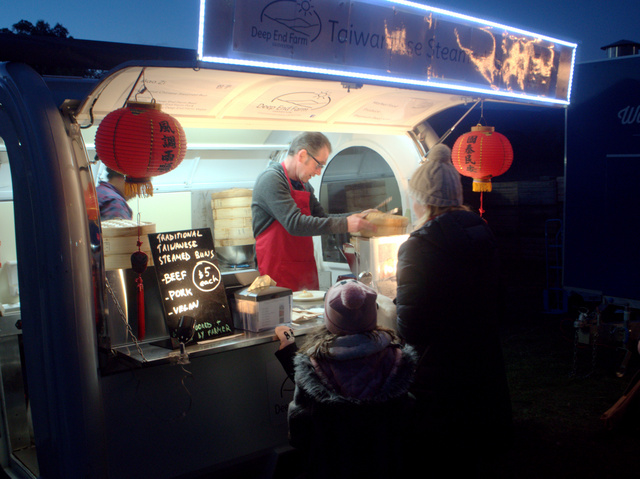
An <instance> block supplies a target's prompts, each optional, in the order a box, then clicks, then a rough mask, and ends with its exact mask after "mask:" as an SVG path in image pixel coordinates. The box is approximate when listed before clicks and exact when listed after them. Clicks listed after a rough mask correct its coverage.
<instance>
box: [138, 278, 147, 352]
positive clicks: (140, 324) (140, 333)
mask: <svg viewBox="0 0 640 479" xmlns="http://www.w3.org/2000/svg"><path fill="white" fill-rule="evenodd" d="M136 284H137V287H138V339H144V336H145V334H146V331H145V319H144V283H143V282H142V275H138V277H137V278H136Z"/></svg>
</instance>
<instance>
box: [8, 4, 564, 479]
mask: <svg viewBox="0 0 640 479" xmlns="http://www.w3.org/2000/svg"><path fill="white" fill-rule="evenodd" d="M575 49H576V45H575V44H572V43H570V42H565V41H562V40H558V39H555V38H550V37H547V36H544V35H537V34H534V33H531V32H528V31H523V30H521V29H517V28H510V27H507V26H505V25H501V24H497V23H494V22H488V21H483V20H480V19H476V18H472V17H469V16H466V15H458V14H455V13H452V12H449V11H446V10H441V9H435V8H432V7H427V6H420V5H416V4H413V3H409V2H401V1H379V0H358V1H356V0H351V1H345V2H334V1H329V0H314V1H313V2H292V1H284V0H281V1H267V0H261V1H257V2H256V1H255V0H251V1H249V0H235V1H228V2H204V1H203V2H202V6H201V22H200V35H199V44H198V58H197V59H196V60H194V61H151V60H146V61H134V60H132V61H129V62H126V63H123V64H121V65H118V66H117V67H115V68H113V69H112V70H111V71H109V72H108V73H107V74H105V75H104V76H103V77H101V78H100V80H99V81H98V82H97V83H96V84H95V85H93V87H92V88H91V89H90V91H88V92H87V94H86V96H84V97H83V98H82V99H80V100H75V99H70V100H68V101H60V102H56V101H54V96H53V94H52V90H51V87H50V85H52V83H51V82H47V81H45V80H44V79H43V78H42V77H40V76H39V75H38V74H36V73H35V72H34V71H33V70H32V69H31V68H30V67H28V66H26V65H24V64H20V63H16V62H10V63H5V64H2V65H0V105H1V108H0V138H1V139H2V143H1V144H0V146H1V150H0V195H2V196H1V198H0V199H1V200H2V201H0V207H1V209H0V217H1V218H2V221H3V228H2V233H0V235H1V236H0V248H1V250H0V260H1V261H2V269H1V270H0V272H1V275H0V285H1V286H0V293H1V294H2V304H3V314H2V316H1V317H0V319H1V321H2V328H1V333H2V335H1V337H0V340H1V341H2V347H1V348H0V351H1V352H2V353H1V358H0V373H1V375H2V399H3V400H2V430H1V433H0V440H1V442H2V448H1V449H0V463H1V464H2V466H3V468H4V470H5V471H6V472H7V473H8V474H11V475H12V476H15V477H47V478H65V479H68V478H71V477H87V478H89V477H91V478H106V477H113V478H119V479H122V478H137V479H142V478H164V477H166V478H173V477H197V475H198V474H204V473H213V472H224V471H230V470H234V471H242V472H238V474H240V475H241V476H242V477H252V476H251V474H250V473H249V472H247V471H248V469H243V467H248V465H252V466H253V467H254V468H257V469H258V470H259V471H260V472H259V473H263V474H265V473H266V472H267V471H269V470H270V468H271V469H273V468H274V467H275V465H277V464H278V458H280V457H282V456H283V455H284V454H285V453H286V451H287V450H288V442H287V421H286V409H287V404H288V402H289V400H290V398H291V394H292V389H293V384H291V382H290V381H289V380H288V379H287V377H286V374H285V373H284V371H283V370H282V368H281V366H280V364H279V363H278V362H277V360H276V359H275V357H274V351H275V350H276V349H277V344H276V343H275V341H276V340H275V338H274V333H273V329H268V328H267V329H265V330H257V331H249V330H245V329H242V328H241V327H237V326H239V325H237V324H235V323H233V319H234V311H233V308H234V304H235V305H236V307H237V304H236V303H235V299H236V293H238V292H239V291H240V290H244V289H245V288H246V287H247V286H249V285H251V284H252V283H253V282H254V281H255V280H256V279H257V278H258V273H257V270H256V265H255V257H254V256H253V249H252V239H251V238H250V237H249V238H246V237H244V238H243V237H242V235H240V236H239V237H240V238H242V240H241V241H240V242H235V244H232V243H222V242H219V240H220V238H216V218H217V219H218V221H220V220H221V219H222V216H220V215H218V212H217V208H219V207H220V206H219V204H218V203H216V202H215V201H213V200H214V199H221V198H224V197H225V195H222V196H220V195H219V194H220V193H221V192H225V191H229V190H234V189H237V190H242V189H249V190H250V189H251V188H252V186H253V184H254V182H255V179H256V177H257V175H258V174H259V172H260V171H262V169H264V167H265V166H266V163H267V161H268V160H270V159H279V158H282V157H283V155H285V154H286V150H287V147H288V143H289V142H290V141H291V139H292V138H293V137H294V136H295V135H296V134H297V133H298V132H300V131H322V132H324V133H326V134H327V136H328V137H329V139H330V140H331V142H332V146H333V152H332V156H331V157H330V159H329V161H328V164H327V167H326V168H325V169H324V171H323V174H322V175H321V176H320V177H318V178H314V179H313V180H312V183H313V185H314V187H315V189H316V192H317V195H318V197H319V200H320V201H321V203H322V204H323V206H324V207H325V209H326V211H327V212H328V213H344V212H345V211H349V210H350V209H351V208H353V209H366V208H371V207H373V206H375V205H376V204H378V203H379V202H380V201H379V200H381V199H385V198H387V197H392V200H391V202H390V203H389V204H388V205H387V207H388V208H389V209H392V208H398V210H399V211H400V212H401V213H403V214H405V215H407V216H410V209H409V203H408V201H409V200H408V196H407V182H408V179H409V177H410V175H411V173H412V171H413V170H414V169H415V168H416V167H417V166H418V165H419V163H420V161H421V160H422V158H423V157H424V155H425V153H426V152H427V151H428V150H429V148H431V147H432V146H433V145H435V144H436V143H438V142H439V141H441V139H442V135H443V133H444V132H437V131H435V130H434V129H433V128H432V127H431V126H430V124H429V118H430V117H432V116H433V115H435V114H437V113H438V112H441V111H443V110H445V109H448V108H451V107H454V106H459V105H467V106H468V109H469V111H471V110H472V109H473V108H474V107H475V106H476V105H478V104H480V103H482V102H494V101H495V102H514V103H518V104H527V105H535V106H539V107H540V108H565V107H566V106H567V105H568V104H569V101H570V92H571V81H572V69H573V62H574V58H575ZM131 102H136V103H145V102H146V103H148V104H157V105H160V106H161V109H162V112H164V113H167V114H168V115H170V116H171V117H172V118H174V119H176V120H177V121H179V123H180V125H181V127H182V128H183V129H184V132H185V136H186V140H187V145H188V146H187V150H186V153H185V157H184V160H183V161H182V162H181V163H180V164H179V165H178V166H177V167H176V168H175V169H174V170H172V171H169V172H166V173H164V174H162V175H158V176H156V177H154V178H153V179H152V181H153V195H152V196H151V197H150V198H140V199H137V200H132V201H131V204H132V206H133V207H134V215H135V216H134V218H135V225H134V227H133V228H132V229H131V231H132V233H131V231H130V234H131V238H130V240H132V241H133V243H131V242H130V243H128V244H132V246H131V247H130V249H127V248H124V250H118V251H115V246H114V245H115V244H116V243H117V241H116V240H115V238H116V237H117V235H114V234H113V229H114V228H113V227H111V226H110V227H107V225H106V222H105V224H102V223H101V221H100V218H99V215H98V214H97V201H96V184H97V182H98V181H99V179H100V178H101V177H103V175H104V165H102V164H101V163H100V162H98V161H96V159H95V155H96V133H97V129H98V128H99V127H100V124H101V122H102V121H103V120H104V119H105V118H106V117H107V116H108V115H109V114H110V113H112V112H114V111H117V110H118V109H121V108H127V107H128V105H129V104H130V103H131ZM216 195H218V196H216ZM236 216H240V217H242V215H241V214H239V215H234V216H233V217H234V218H235V217H236ZM143 227H144V228H149V229H144V230H143ZM238 228H240V227H238ZM227 229H228V228H227ZM232 229H233V228H232ZM145 236H146V238H145ZM176 239H185V240H186V239H189V244H192V242H193V243H194V244H195V242H196V240H197V241H198V242H200V241H202V242H203V243H202V244H204V245H205V251H206V252H207V254H210V253H213V255H212V256H207V258H204V259H203V260H202V261H198V262H196V263H190V264H189V268H192V269H189V274H192V273H193V277H195V275H196V272H198V273H201V274H202V275H204V276H206V275H208V274H210V273H211V272H214V273H216V274H217V276H215V277H213V280H214V281H215V282H218V283H219V285H221V286H220V288H218V289H216V290H215V291H213V289H212V290H209V291H204V293H207V294H202V295H200V296H199V297H198V301H201V303H198V304H197V306H194V308H195V309H193V310H191V309H189V308H190V307H191V306H190V305H189V303H182V304H181V305H178V306H175V307H177V308H178V310H180V308H187V310H188V311H190V312H192V313H193V316H195V315H196V314H200V313H201V312H202V311H203V310H204V309H205V308H204V307H203V308H201V309H198V308H199V307H200V306H202V305H207V306H208V307H212V308H213V310H211V309H210V310H207V311H208V312H205V313H203V314H205V315H208V316H206V317H205V319H204V320H201V321H198V320H196V321H195V326H194V320H193V317H192V316H190V315H188V314H182V315H180V316H179V318H178V324H177V325H176V324H175V319H176V316H175V315H173V316H172V314H173V311H172V310H171V308H172V307H174V306H171V305H167V297H169V296H170V294H169V293H168V292H167V291H165V290H164V289H163V288H162V287H161V286H162V284H163V282H162V281H161V277H162V276H161V275H162V274H163V273H162V271H161V268H162V266H163V264H162V261H159V259H160V258H158V257H157V256H156V255H155V253H153V252H152V254H151V255H149V256H150V258H149V260H150V263H149V265H148V267H147V268H146V269H145V270H144V271H142V272H138V271H133V269H132V267H129V266H128V264H127V263H126V262H125V263H124V264H123V263H122V262H119V261H121V258H115V256H116V255H121V254H122V253H125V254H132V253H133V252H134V251H135V250H136V244H137V241H140V242H142V243H143V245H144V242H145V240H148V241H149V244H154V245H155V248H162V246H161V245H160V243H161V242H162V241H166V242H167V243H165V245H166V244H169V243H170V242H171V241H175V240H176ZM228 239H232V238H228ZM233 239H237V238H233ZM216 241H218V243H217V244H215V242H216ZM314 241H315V251H316V256H317V258H316V259H317V263H318V269H319V275H320V280H321V281H320V284H321V289H326V288H327V287H328V286H330V285H331V284H332V283H333V282H335V281H336V280H337V278H338V277H339V276H341V275H344V274H349V273H354V270H353V269H351V268H350V266H349V265H348V262H347V259H346V257H347V256H348V255H349V254H351V253H355V254H357V255H360V259H362V263H361V264H362V266H361V268H360V270H358V269H356V270H355V273H372V272H373V271H377V263H380V262H382V261H386V260H387V259H389V258H393V254H391V255H390V254H389V253H388V252H387V253H385V254H382V253H383V252H384V251H388V249H389V247H387V246H385V244H386V243H385V241H384V238H375V241H371V243H370V244H369V245H368V246H367V247H368V248H369V249H368V250H367V251H365V250H364V247H362V249H358V248H357V247H356V245H357V241H355V240H353V243H356V245H354V244H352V243H350V241H352V238H349V237H332V238H329V237H327V238H315V239H314ZM359 241H360V242H361V243H363V244H364V243H365V242H363V241H362V240H359ZM345 244H349V245H352V246H353V250H347V249H345V248H344V245H345ZM146 246H147V247H148V245H146ZM166 247H167V248H171V247H173V246H166ZM391 249H392V251H394V252H395V251H397V244H395V246H392V247H391ZM149 251H150V252H151V250H150V249H149ZM155 251H157V249H154V252H155ZM381 252H382V253H381ZM345 253H347V254H345ZM379 253H380V254H379ZM199 254H201V252H200V251H199V250H198V251H191V255H190V258H191V259H192V260H193V258H194V257H196V256H198V255H199ZM381 254H382V256H381ZM381 258H382V259H381ZM204 263H206V265H205V267H206V269H205V270H199V269H198V268H200V267H201V265H202V264H204ZM359 264H360V263H359ZM185 268H186V267H185ZM185 271H186V269H185ZM166 273H167V274H169V275H170V277H172V278H173V279H176V280H177V279H184V276H183V275H181V274H180V273H179V272H176V271H168V272H166ZM384 274H385V273H380V275H379V276H377V277H375V279H374V283H373V284H374V286H375V285H376V282H378V281H380V282H382V281H384V280H385V279H386V278H387V277H386V276H384ZM171 275H174V276H171ZM138 279H141V282H142V284H143V286H144V296H143V297H144V314H143V316H141V315H140V312H139V311H137V307H136V298H137V299H138V301H139V300H140V299H139V298H140V296H139V295H138V294H137V293H139V291H140V290H139V289H137V286H138V284H139V283H138V281H137V280H138ZM164 284H166V282H165V283H164ZM201 286H202V284H201ZM223 288H224V289H223ZM204 289H206V288H204ZM221 292H223V293H224V294H221ZM198 294H199V293H198ZM388 294H390V295H392V294H393V291H392V290H391V292H390V293H388ZM172 297H173V296H172ZM274 299H275V300H277V299H278V298H274ZM256 301H257V302H258V306H257V308H258V309H260V308H261V306H262V304H259V300H256ZM138 304H140V303H138ZM194 304H195V302H194ZM265 304H266V303H265ZM286 304H287V305H288V306H287V307H290V306H291V304H292V303H291V302H289V303H286ZM293 304H294V305H295V299H294V303H293ZM302 306H303V307H304V304H303V305H302ZM320 307H321V298H320ZM287 313H288V311H287ZM217 315H220V316H217ZM142 317H144V329H143V328H141V324H140V323H141V319H142ZM218 317H220V318H222V319H217V318H218ZM287 317H288V316H287ZM172 318H173V319H172ZM189 318H191V319H192V320H191V331H190V334H189V328H186V329H187V333H185V336H186V337H182V332H181V328H182V326H185V325H186V324H187V323H188V319H189ZM212 318H213V319H212ZM230 318H231V319H230ZM171 321H174V323H172V322H171ZM230 321H231V322H230ZM211 323H215V324H211ZM318 324H321V323H318ZM171 325H173V326H171ZM216 325H218V326H216ZM311 326H312V325H311ZM185 327H186V326H185ZM196 327H198V328H200V329H198V331H196V334H197V333H198V332H203V334H204V332H206V335H205V336H203V337H195V338H194V330H195V328H196ZM306 327H307V326H304V325H302V326H300V327H299V329H298V332H299V333H300V334H301V335H303V334H305V331H306V330H307V329H305V328H306ZM258 329H260V328H258ZM141 332H144V334H141ZM259 473H255V474H254V475H258V474H259Z"/></svg>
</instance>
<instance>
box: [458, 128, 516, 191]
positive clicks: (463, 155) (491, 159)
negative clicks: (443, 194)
mask: <svg viewBox="0 0 640 479" xmlns="http://www.w3.org/2000/svg"><path fill="white" fill-rule="evenodd" d="M451 159H452V161H453V166H455V167H456V169H457V170H458V171H459V172H460V174H461V175H464V176H469V177H471V178H473V191H477V192H484V191H491V178H493V177H495V176H499V175H501V174H503V173H504V172H505V171H507V170H508V169H509V167H510V166H511V163H512V162H513V148H511V143H509V140H507V138H506V137H505V136H504V135H502V134H500V133H497V132H496V131H495V128H494V127H492V126H482V125H477V126H474V127H472V128H471V131H470V132H469V133H465V134H464V135H462V136H460V138H458V139H457V140H456V142H455V143H454V145H453V149H452V150H451Z"/></svg>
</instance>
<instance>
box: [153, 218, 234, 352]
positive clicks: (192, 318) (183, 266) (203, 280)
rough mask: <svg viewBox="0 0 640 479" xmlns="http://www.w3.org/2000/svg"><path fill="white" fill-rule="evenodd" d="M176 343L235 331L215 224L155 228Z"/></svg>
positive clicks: (161, 279)
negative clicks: (215, 242) (212, 227)
mask: <svg viewBox="0 0 640 479" xmlns="http://www.w3.org/2000/svg"><path fill="white" fill-rule="evenodd" d="M148 237H149V244H150V245H151V254H152V255H153V264H154V266H155V271H156V277H157V279H158V285H159V288H160V294H161V297H162V305H163V309H164V313H165V321H166V324H167V328H168V330H169V337H170V338H171V345H172V348H173V349H176V348H178V347H180V345H181V344H184V345H186V344H192V343H198V342H203V341H208V340H212V339H216V338H219V337H224V336H227V335H229V334H232V333H233V320H232V317H231V310H230V309H229V305H228V303H227V295H226V292H225V289H224V284H223V282H222V274H221V273H220V269H219V268H218V258H217V255H216V253H215V250H214V247H213V236H212V235H211V230H210V229H209V228H202V229H195V230H186V231H172V232H168V233H153V234H149V235H148Z"/></svg>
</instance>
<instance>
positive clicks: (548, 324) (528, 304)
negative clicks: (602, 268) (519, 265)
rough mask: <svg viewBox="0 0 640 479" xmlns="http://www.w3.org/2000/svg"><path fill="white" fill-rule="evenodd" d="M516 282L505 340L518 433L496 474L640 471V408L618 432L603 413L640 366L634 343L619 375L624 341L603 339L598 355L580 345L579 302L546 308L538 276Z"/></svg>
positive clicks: (526, 478)
mask: <svg viewBox="0 0 640 479" xmlns="http://www.w3.org/2000/svg"><path fill="white" fill-rule="evenodd" d="M528 281H529V284H527V282H528ZM511 284H512V285H516V286H512V287H510V291H509V293H510V294H509V303H510V304H509V305H508V306H509V307H508V311H509V314H508V320H507V322H506V324H505V327H504V331H503V344H504V353H505V361H506V366H507V374H508V377H509V385H510V391H511V399H512V406H513V415H514V425H515V437H514V442H513V447H512V449H511V450H510V451H509V453H508V454H507V457H506V459H505V461H504V464H503V468H502V470H500V471H497V472H496V477H505V478H513V479H538V478H540V479H546V478H576V479H578V478H580V479H582V478H598V479H606V478H613V477H621V476H627V477H640V464H639V463H638V451H640V427H639V425H640V422H639V419H640V414H635V411H634V412H633V413H630V414H629V415H628V416H626V417H625V420H624V421H623V422H622V425H621V426H620V427H617V428H615V429H613V430H608V429H607V428H605V426H604V423H603V421H602V420H601V419H600V417H601V415H602V414H603V413H604V412H605V411H606V410H608V409H609V408H610V407H611V406H612V405H613V404H614V403H615V402H616V401H617V400H618V399H619V398H620V396H621V395H622V394H623V393H624V392H625V390H626V389H627V388H628V387H629V386H630V385H631V384H632V382H633V379H634V377H635V373H636V371H637V370H638V369H639V366H638V363H640V360H639V358H638V354H637V352H636V351H635V343H633V347H632V348H631V347H630V349H633V351H634V353H633V355H632V356H631V358H632V359H631V361H630V363H629V365H628V367H627V370H626V373H625V374H624V375H623V376H622V377H618V375H617V374H616V371H617V370H618V367H619V366H620V364H621V359H622V357H623V356H622V355H623V354H624V351H623V350H622V349H620V347H621V346H622V343H621V342H619V341H615V340H614V339H615V337H603V338H600V339H599V340H598V341H596V343H595V344H596V348H595V355H594V351H593V345H592V344H585V343H583V342H580V341H579V342H578V343H577V347H576V342H575V341H574V339H575V328H574V326H573V321H574V320H575V319H577V315H578V310H577V309H576V305H575V304H572V303H570V307H569V311H568V312H567V313H563V314H558V315H549V314H545V313H544V311H542V287H541V286H540V283H539V282H536V281H535V280H533V281H532V280H531V279H530V278H529V279H527V278H521V279H520V280H517V281H514V282H512V283H511ZM580 306H584V305H582V304H581V305H580ZM605 320H606V318H605ZM590 341H591V342H593V340H590ZM629 344H630V345H631V344H632V343H631V342H630V343H629ZM639 406H640V403H639ZM635 409H640V407H637V408H635Z"/></svg>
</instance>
